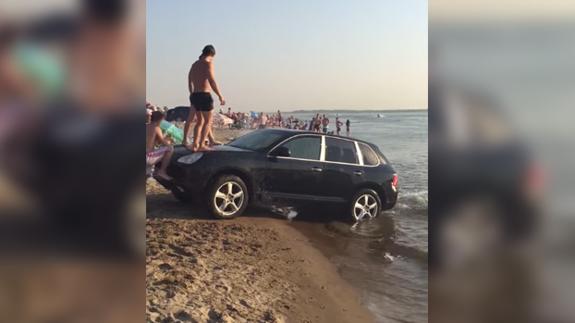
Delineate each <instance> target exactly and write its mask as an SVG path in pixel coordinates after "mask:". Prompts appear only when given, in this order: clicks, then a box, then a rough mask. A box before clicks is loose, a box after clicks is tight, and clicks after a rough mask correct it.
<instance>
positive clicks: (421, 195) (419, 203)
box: [396, 190, 429, 210]
mask: <svg viewBox="0 0 575 323" xmlns="http://www.w3.org/2000/svg"><path fill="white" fill-rule="evenodd" d="M428 202H429V197H428V193H427V191H426V190H422V191H415V192H405V193H401V192H400V194H399V199H398V201H397V205H396V207H397V208H400V209H414V210H427V206H428Z"/></svg>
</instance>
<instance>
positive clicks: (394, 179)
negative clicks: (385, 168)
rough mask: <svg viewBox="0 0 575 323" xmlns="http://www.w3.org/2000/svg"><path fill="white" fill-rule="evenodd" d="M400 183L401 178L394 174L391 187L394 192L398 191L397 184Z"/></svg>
mask: <svg viewBox="0 0 575 323" xmlns="http://www.w3.org/2000/svg"><path fill="white" fill-rule="evenodd" d="M398 182H399V177H398V176H397V174H393V179H392V180H391V187H392V188H393V190H394V191H397V183H398Z"/></svg>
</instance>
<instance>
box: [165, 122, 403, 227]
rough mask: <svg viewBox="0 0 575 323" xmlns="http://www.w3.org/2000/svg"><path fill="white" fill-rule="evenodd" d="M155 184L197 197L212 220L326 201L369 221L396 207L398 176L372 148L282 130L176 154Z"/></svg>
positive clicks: (348, 140) (180, 195)
mask: <svg viewBox="0 0 575 323" xmlns="http://www.w3.org/2000/svg"><path fill="white" fill-rule="evenodd" d="M168 174H169V175H170V176H172V177H173V178H174V180H173V181H171V182H166V181H163V180H161V179H158V180H159V181H160V183H161V184H162V185H163V186H165V187H166V188H167V189H169V190H171V191H172V193H173V194H174V196H175V197H176V198H178V199H179V200H190V199H192V198H193V197H196V196H203V197H204V200H205V201H207V206H208V208H209V210H210V212H211V213H212V214H213V215H214V216H216V217H218V218H233V217H235V216H238V215H241V214H242V212H244V210H245V209H246V207H247V205H248V203H251V204H254V205H258V206H270V205H274V204H275V205H283V206H285V205H290V206H302V205H304V204H309V203H310V202H312V203H317V202H320V203H321V202H323V203H325V202H327V203H339V204H341V205H346V206H347V207H348V212H349V216H350V218H349V219H350V220H353V221H359V220H361V219H362V218H364V217H375V216H377V215H378V214H379V213H380V212H381V211H382V210H385V209H389V208H392V207H393V206H394V205H395V203H396V201H397V180H398V177H397V174H396V173H395V171H394V170H393V168H392V167H391V165H390V163H389V161H388V160H387V159H386V158H385V156H384V155H383V154H382V153H381V151H380V150H379V149H378V148H377V146H375V145H373V144H370V143H367V142H364V141H361V140H356V139H351V138H346V137H340V136H333V135H324V134H320V133H314V132H302V131H295V130H285V129H265V130H258V131H254V132H251V133H249V134H246V135H244V136H242V137H239V138H237V139H236V140H234V141H232V142H230V143H229V144H227V145H224V146H218V147H215V148H214V150H212V151H207V152H195V153H192V152H191V151H190V150H188V149H186V148H185V147H182V146H180V147H176V149H175V151H174V156H173V158H172V161H171V164H170V166H169V167H168Z"/></svg>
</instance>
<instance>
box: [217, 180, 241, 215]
mask: <svg viewBox="0 0 575 323" xmlns="http://www.w3.org/2000/svg"><path fill="white" fill-rule="evenodd" d="M243 203H244V190H243V189H242V187H241V186H240V185H239V184H238V183H236V182H233V181H228V182H225V183H223V184H222V185H221V186H220V187H218V189H217V190H216V194H215V195H214V206H215V208H216V210H217V211H218V212H219V213H220V214H221V215H223V216H230V215H232V214H234V213H236V212H237V211H238V210H240V208H241V207H242V205H243Z"/></svg>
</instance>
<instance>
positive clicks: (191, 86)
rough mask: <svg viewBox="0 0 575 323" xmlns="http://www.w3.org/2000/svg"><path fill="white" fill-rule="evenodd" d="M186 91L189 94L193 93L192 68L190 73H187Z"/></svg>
mask: <svg viewBox="0 0 575 323" xmlns="http://www.w3.org/2000/svg"><path fill="white" fill-rule="evenodd" d="M188 90H189V91H190V94H192V93H193V92H194V85H193V84H192V68H191V67H190V71H189V72H188Z"/></svg>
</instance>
